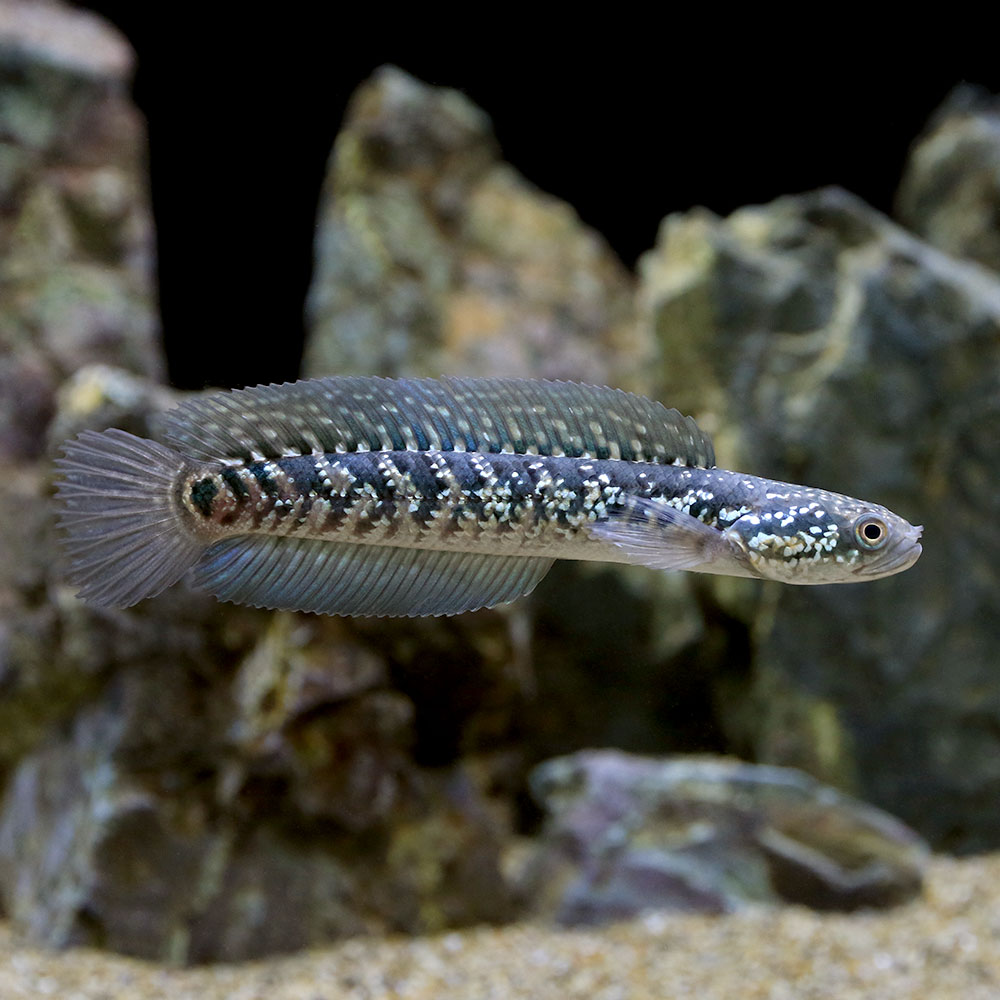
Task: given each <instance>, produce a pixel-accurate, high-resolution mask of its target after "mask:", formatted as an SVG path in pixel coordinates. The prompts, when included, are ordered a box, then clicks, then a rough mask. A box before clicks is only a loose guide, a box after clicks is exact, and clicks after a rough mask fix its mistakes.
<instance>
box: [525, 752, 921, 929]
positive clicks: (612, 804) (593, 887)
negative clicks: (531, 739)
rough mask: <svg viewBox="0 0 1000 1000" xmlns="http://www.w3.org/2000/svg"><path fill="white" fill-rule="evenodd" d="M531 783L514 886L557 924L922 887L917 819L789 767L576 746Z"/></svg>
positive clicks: (837, 901)
mask: <svg viewBox="0 0 1000 1000" xmlns="http://www.w3.org/2000/svg"><path fill="white" fill-rule="evenodd" d="M531 787H532V791H533V793H534V794H535V796H536V798H537V799H538V801H539V802H540V803H541V805H542V806H543V807H544V809H545V812H546V815H547V820H546V825H545V828H544V829H543V832H542V835H541V839H540V847H539V849H538V853H537V855H536V856H535V857H534V858H533V859H532V860H531V861H530V862H529V863H528V865H527V868H526V874H525V879H524V886H523V889H524V894H525V897H526V898H527V899H528V900H529V901H530V902H529V906H531V908H532V912H533V913H534V914H535V915H536V916H548V917H550V918H552V919H555V920H557V921H558V922H560V923H563V924H571V925H572V924H595V923H603V922H607V921H611V920H621V919H625V918H627V917H630V916H634V915H636V914H639V913H642V912H643V911H645V910H653V909H661V910H662V909H666V910H681V911H688V912H691V911H693V912H705V913H723V912H729V911H732V910H736V909H739V908H741V907H743V906H745V905H747V904H748V903H779V902H785V903H799V904H802V905H805V906H812V907H814V908H816V909H823V910H855V909H860V908H862V907H879V906H891V905H894V904H896V903H901V902H904V901H906V900H908V899H910V898H912V897H913V896H914V895H915V894H916V893H918V892H919V891H920V887H921V883H922V878H923V868H924V864H925V861H926V858H927V854H928V850H927V847H926V845H925V844H924V843H923V842H922V841H921V840H920V838H919V837H918V836H917V835H916V834H915V833H913V832H912V831H911V830H909V829H908V828H907V827H905V826H904V825H903V824H902V823H900V822H899V821H897V820H895V819H893V818H892V817H891V816H889V815H887V814H886V813H883V812H881V811H880V810H878V809H874V808H872V807H871V806H867V805H865V804H864V803H862V802H858V801H857V800H854V799H851V798H849V797H848V796H845V795H842V794H840V793H838V792H836V791H835V790H834V789H832V788H829V787H827V786H823V785H821V784H819V783H818V782H816V781H814V780H813V779H812V778H810V777H808V776H807V775H805V774H802V773H801V772H798V771H793V770H790V769H786V768H776V767H761V766H755V765H751V764H742V763H739V762H737V761H732V760H722V759H711V758H690V759H670V760H653V759H650V758H643V757H634V756H630V755H627V754H622V753H618V752H614V751H585V752H581V753H578V754H574V755H573V756H571V757H562V758H557V759H555V760H551V761H547V762H546V763H545V764H543V765H541V766H540V767H538V768H537V769H536V770H535V771H534V772H533V774H532V776H531Z"/></svg>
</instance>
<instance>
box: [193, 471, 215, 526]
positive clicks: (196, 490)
mask: <svg viewBox="0 0 1000 1000" xmlns="http://www.w3.org/2000/svg"><path fill="white" fill-rule="evenodd" d="M218 492H219V488H218V487H217V486H216V485H215V483H213V482H212V480H211V479H201V480H199V481H198V482H197V483H195V484H194V485H193V486H192V487H191V503H192V504H193V505H194V506H195V507H196V508H197V510H198V511H199V513H201V514H202V515H203V516H204V517H211V516H212V501H213V500H214V499H215V497H216V494H217V493H218Z"/></svg>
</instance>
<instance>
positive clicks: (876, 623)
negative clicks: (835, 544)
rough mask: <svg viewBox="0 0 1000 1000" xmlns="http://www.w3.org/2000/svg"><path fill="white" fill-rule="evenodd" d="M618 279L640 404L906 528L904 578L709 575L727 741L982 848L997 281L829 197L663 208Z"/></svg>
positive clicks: (998, 501)
mask: <svg viewBox="0 0 1000 1000" xmlns="http://www.w3.org/2000/svg"><path fill="white" fill-rule="evenodd" d="M641 272H642V274H641V277H642V289H641V295H642V301H643V310H644V316H645V321H646V322H648V323H649V325H650V326H651V327H652V328H653V329H654V330H655V331H656V335H657V337H658V339H659V343H660V347H661V354H662V367H661V374H660V395H661V398H664V399H668V400H670V402H671V403H672V404H673V405H675V406H677V407H678V408H679V409H681V410H686V411H688V412H691V413H693V414H694V415H695V416H696V417H697V418H699V419H700V420H701V421H702V423H703V424H704V425H705V426H706V427H708V428H711V429H712V430H714V431H715V432H716V450H717V452H718V460H719V464H720V465H721V466H726V467H729V468H736V469H746V470H748V471H752V472H755V473H757V474H760V475H767V476H771V477H773V478H776V479H784V480H790V481H792V482H798V483H806V484H810V485H822V486H825V487H827V488H830V489H836V490H840V491H842V492H845V493H850V494H853V495H855V496H862V497H866V498H871V499H873V500H877V501H879V502H882V503H884V504H885V505H886V506H888V507H890V508H893V509H895V510H898V511H899V512H900V513H902V514H903V515H904V516H906V517H907V518H908V519H909V520H911V521H912V522H913V523H916V524H923V525H924V526H925V532H924V537H925V541H926V545H925V548H924V554H923V556H922V557H921V559H920V561H919V562H918V563H917V565H916V566H915V567H914V568H913V569H911V570H909V571H908V572H906V573H903V574H901V575H899V576H895V577H891V578H889V579H885V580H879V581H877V582H875V583H872V584H869V585H865V586H857V587H853V586H831V587H781V586H779V585H772V586H762V585H759V584H755V583H754V582H752V581H743V580H726V579H722V578H720V579H718V580H713V581H710V582H708V584H707V586H708V587H710V588H711V591H712V593H713V595H714V596H713V601H714V602H715V603H716V604H717V606H719V607H720V608H722V609H724V610H725V611H726V612H727V613H728V614H729V615H731V616H732V617H734V618H736V619H738V620H740V621H742V622H744V623H745V625H746V626H747V628H748V629H749V638H750V640H751V651H750V662H749V665H748V669H745V670H744V671H743V672H742V674H735V675H734V674H733V673H732V672H729V674H728V675H727V676H722V675H720V684H719V687H718V699H717V705H718V707H719V712H720V721H721V724H722V725H723V726H724V728H725V729H726V732H727V736H728V738H729V741H730V744H729V745H730V746H731V747H733V748H735V749H736V750H737V752H740V753H742V754H745V755H751V756H752V757H753V758H755V759H757V760H760V761H765V762H771V763H777V764H788V765H793V766H797V767H802V768H804V769H805V770H807V771H809V772H810V773H812V774H814V775H816V776H817V777H820V778H821V779H823V780H826V781H830V782H832V783H834V784H836V785H838V786H839V787H841V788H845V789H847V790H849V791H851V792H853V793H854V794H856V795H858V796H859V797H861V798H864V799H866V800H868V801H871V802H874V803H876V804H878V805H880V806H882V807H883V808H885V809H888V810H889V811H890V812H892V813H894V814H895V815H897V816H900V817H901V818H903V819H904V820H906V821H907V822H909V823H911V824H913V825H914V826H915V827H916V828H917V829H919V830H920V831H921V833H923V834H924V835H925V836H927V837H928V838H929V839H930V840H931V842H932V843H934V844H935V845H937V846H940V847H948V848H953V849H961V850H970V849H977V848H982V847H985V846H986V845H989V844H995V843H997V841H998V838H1000V814H998V813H997V810H996V808H995V805H996V801H997V797H998V795H1000V763H998V762H1000V728H998V726H997V720H998V719H1000V678H998V675H997V671H996V650H997V648H998V645H1000V617H998V616H997V614H996V594H997V593H998V590H1000V534H998V532H997V531H996V524H997V523H998V519H1000V492H998V491H997V490H996V489H995V487H994V485H993V484H994V482H995V478H996V470H997V468H1000V408H998V400H1000V283H998V282H997V281H996V280H994V279H993V278H992V277H991V276H990V274H989V273H988V272H987V271H985V270H983V269H982V268H980V267H978V266H976V265H973V264H967V263H963V262H960V261H957V260H955V259H954V258H952V257H948V256H946V255H945V254H943V253H941V252H940V251H938V250H935V249H933V248H931V247H930V246H928V245H927V244H926V243H923V242H921V241H920V240H918V239H916V238H914V237H913V236H911V235H910V234H909V233H907V232H905V231H904V230H902V229H900V228H899V227H897V226H896V225H894V224H893V223H892V222H890V221H889V220H888V219H886V218H884V217H883V216H881V215H880V214H879V213H877V212H875V211H873V210H872V209H870V208H868V207H867V206H866V205H864V204H863V203H862V202H860V201H859V200H858V199H856V198H854V197H852V196H850V195H848V194H846V193H844V192H843V191H839V190H825V191H818V192H815V193H811V194H806V195H801V196H797V197H788V198H782V199H779V200H778V201H776V202H774V203H772V204H770V205H766V206H762V207H755V208H746V209H742V210H740V211H738V212H735V213H734V214H733V215H732V216H731V217H730V218H728V219H720V218H718V217H716V216H713V215H711V214H710V213H708V212H705V211H698V212H692V213H689V214H688V215H685V216H672V217H670V218H668V219H667V220H666V221H665V223H664V225H663V227H662V230H661V233H660V236H659V241H658V245H657V248H656V249H655V250H654V251H652V252H651V253H650V254H648V255H647V256H646V257H644V258H643V260H642V262H641ZM720 666H721V665H720Z"/></svg>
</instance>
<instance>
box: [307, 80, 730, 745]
mask: <svg viewBox="0 0 1000 1000" xmlns="http://www.w3.org/2000/svg"><path fill="white" fill-rule="evenodd" d="M633 289H634V282H633V279H632V277H631V276H630V275H629V274H628V273H627V272H626V271H625V269H624V268H623V267H622V265H621V264H620V262H619V261H618V260H617V259H616V258H615V257H614V255H613V254H612V253H611V251H610V250H609V249H608V248H607V246H606V245H605V243H604V241H603V240H602V239H601V238H600V236H599V235H598V234H596V233H594V232H592V231H591V230H589V229H587V228H586V227H585V226H584V225H583V224H582V223H581V222H580V220H579V219H578V218H577V216H576V215H575V213H574V212H573V210H572V209H571V208H570V207H569V206H568V205H566V204H564V203H562V202H560V201H558V200H557V199H555V198H553V197H551V196H549V195H545V194H542V193H541V192H538V191H536V190H535V189H534V188H532V187H531V186H530V184H528V183H527V182H526V181H525V180H524V179H523V178H521V177H520V176H519V175H518V174H517V173H516V172H515V171H514V169H513V168H512V167H511V166H510V165H508V164H505V163H503V162H502V161H501V159H500V154H499V150H498V147H497V143H496V140H495V138H494V136H493V133H492V130H491V127H490V122H489V119H488V118H487V116H486V115H485V114H484V113H483V112H482V111H481V110H479V109H478V108H477V107H475V106H474V105H472V104H471V103H470V102H469V100H468V99H467V98H466V97H464V96H463V95H461V94H459V93H457V92H456V91H452V90H447V89H443V88H435V87H430V86H427V85H426V84H423V83H420V82H419V81H417V80H415V79H413V78H412V77H410V76H408V75H407V74H405V73H403V72H401V71H400V70H398V69H394V68H391V67H386V68H383V69H381V70H379V71H378V72H377V73H376V74H375V75H374V76H373V77H372V79H371V80H369V81H368V82H367V83H365V84H364V85H363V86H362V87H361V88H360V89H359V90H358V92H357V93H356V95H355V97H354V99H353V101H352V103H351V106H350V109H349V112H348V116H347V119H346V121H345V124H344V128H343V131H342V132H341V134H340V136H339V137H338V139H337V142H336V145H335V148H334V153H333V156H332V158H331V161H330V168H329V173H328V176H327V179H326V189H325V194H324V198H323V204H322V206H321V209H320V223H319V235H318V238H317V244H316V271H315V279H314V284H313V287H312V290H311V293H310V302H309V314H310V321H311V325H312V330H311V335H310V337H309V339H308V341H307V346H306V358H305V363H304V373H305V374H307V375H323V374H329V373H337V374H348V373H360V374H372V373H377V374H384V375H431V376H434V375H440V374H448V373H457V374H464V375H476V374H479V375H510V376H530V377H547V378H571V379H577V380H582V381H589V382H596V383H600V384H608V385H616V386H620V387H624V388H629V389H634V390H638V391H648V390H649V388H650V387H651V386H652V384H653V379H652V378H651V376H652V375H653V374H655V371H656V366H655V364H652V365H651V364H650V361H651V360H652V359H653V356H654V355H653V337H652V335H651V333H650V332H648V328H645V327H643V328H639V327H637V326H636V324H635V322H634V306H633ZM567 595H572V599H571V600H567ZM526 606H528V602H521V603H520V605H518V606H515V607H514V608H512V609H509V610H507V609H503V610H501V611H500V612H499V615H501V616H503V615H513V616H515V617H513V618H511V619H510V623H511V629H512V630H514V631H515V632H518V633H519V634H520V635H521V636H522V639H523V641H522V648H523V649H524V650H526V651H527V652H526V653H525V655H524V656H523V657H522V658H521V667H519V669H521V668H523V669H524V670H526V671H527V673H526V674H525V678H524V679H525V682H526V684H527V685H528V686H529V687H530V688H531V694H532V695H533V697H532V698H529V699H528V700H527V702H525V699H524V694H525V691H526V690H527V688H522V687H521V686H520V685H519V684H514V685H511V684H509V683H508V681H509V680H510V675H507V678H506V679H505V678H503V677H500V678H496V679H497V680H498V681H499V683H498V684H496V685H494V684H493V682H492V681H493V679H492V678H488V677H484V676H483V675H482V674H481V673H479V672H477V671H476V670H474V669H464V668H463V669H462V670H461V677H458V678H455V679H454V680H453V679H452V678H451V677H450V676H447V677H446V676H443V675H442V674H441V671H442V670H443V669H446V668H444V667H442V666H441V665H440V664H439V665H438V666H437V667H436V670H435V674H436V676H437V677H438V681H437V682H431V681H426V682H422V683H424V686H427V687H431V686H433V687H434V696H433V697H429V698H427V699H425V703H427V704H428V705H432V704H433V702H434V701H435V700H437V701H438V703H439V704H440V701H441V698H442V695H441V694H440V692H441V691H446V692H449V693H448V694H447V695H446V696H444V697H445V698H446V700H447V702H448V704H449V705H451V706H454V703H455V702H456V701H459V700H464V702H465V703H466V705H468V704H469V703H471V704H479V705H480V706H482V705H483V704H484V703H486V702H489V703H490V704H492V705H494V706H496V708H497V712H496V714H495V716H494V717H493V718H492V719H491V720H490V723H488V724H485V725H486V728H489V729H491V731H492V733H493V735H494V739H496V738H497V737H498V736H500V734H501V733H504V732H505V733H506V734H507V737H508V738H509V736H510V734H511V732H512V731H514V727H515V725H516V727H517V728H516V731H517V732H519V733H520V734H522V735H521V738H522V739H525V740H527V741H528V743H529V744H530V745H529V747H528V751H527V752H528V757H529V758H530V759H531V760H532V761H536V760H539V759H542V758H544V757H546V756H552V755H553V754H556V753H562V752H566V751H568V750H571V749H575V748H577V747H579V746H580V745H581V741H588V740H592V741H593V742H596V743H607V742H618V743H622V744H624V745H625V746H627V747H629V748H631V749H645V750H652V749H659V750H665V749H667V748H668V747H667V746H665V745H664V740H667V739H672V738H674V736H673V735H671V734H677V733H679V731H680V727H681V726H683V722H682V721H681V719H680V717H681V716H684V715H685V713H681V712H677V713H676V716H677V718H675V717H674V715H675V713H673V712H672V711H671V707H672V706H674V705H677V704H679V702H680V696H681V694H682V693H690V692H692V691H694V693H695V697H696V698H698V697H701V696H702V693H703V692H704V691H705V690H707V687H706V685H705V683H703V680H702V678H701V677H700V676H697V672H695V673H691V672H689V671H687V670H686V669H684V668H686V667H687V666H688V665H689V664H690V662H691V661H692V659H694V658H696V655H697V654H696V653H694V646H695V644H696V643H697V642H698V640H700V639H701V638H703V636H704V630H703V625H702V617H701V613H700V609H699V607H698V604H697V601H696V600H695V598H694V597H693V596H692V594H691V591H690V588H689V586H688V584H687V582H686V581H684V580H682V579H681V580H679V579H676V578H675V579H667V578H663V577H658V576H657V575H655V574H652V573H648V572H645V571H639V572H631V571H630V570H629V569H627V568H625V569H623V568H621V567H613V568H609V567H594V566H590V567H588V566H584V565H560V566H557V567H556V569H555V570H554V571H553V572H552V573H551V574H550V575H549V577H548V578H547V579H545V580H543V581H542V583H541V584H540V585H539V587H538V589H537V591H536V592H535V594H534V596H533V598H532V599H531V602H530V607H531V608H532V609H533V613H532V615H531V617H527V615H528V612H527V611H526V610H525V608H526ZM517 616H521V617H517ZM473 620H474V621H485V620H487V619H485V618H480V619H473ZM532 622H533V623H534V627H533V628H532ZM381 628H382V632H383V633H384V634H385V635H386V636H391V635H394V634H397V633H400V634H402V635H406V636H411V637H412V636H420V637H421V638H420V644H422V645H424V646H425V647H426V648H435V647H436V646H437V645H438V644H439V642H440V641H442V639H443V638H444V637H443V635H442V631H443V629H442V627H441V626H440V625H439V624H436V623H433V624H432V623H429V622H428V623H419V624H416V625H414V624H409V623H407V624H403V623H398V624H397V623H391V624H386V625H383V626H382V627H381ZM447 628H450V626H448V627H447ZM478 632H479V630H478V629H476V628H470V629H465V630H462V632H461V635H462V636H463V638H464V640H465V641H472V640H474V637H475V636H476V635H477V633H478ZM412 656H413V653H409V654H407V653H401V655H400V658H399V662H400V663H402V664H407V663H408V660H409V659H411V658H412ZM678 657H679V658H680V659H678ZM433 659H434V657H433V656H432V655H430V654H421V655H420V660H421V662H424V661H431V660H433ZM452 659H453V657H451V656H449V657H448V658H447V661H446V662H450V661H451V660H452ZM681 661H683V667H684V668H682V669H680V670H678V669H675V668H676V667H678V665H679V664H680V663H681ZM476 662H478V663H483V662H484V658H482V657H477V658H476ZM485 662H491V663H497V662H502V661H496V660H489V659H487V660H486V661H485ZM400 672H401V673H402V672H407V673H408V676H409V677H410V678H411V679H413V678H414V676H415V674H414V672H413V671H412V670H408V668H407V667H406V666H403V667H401V671H400ZM609 677H610V678H613V683H611V684H609V682H608V681H609ZM650 678H655V680H656V683H657V684H658V685H659V688H658V689H659V691H660V692H661V693H662V694H661V696H660V697H657V698H654V699H647V698H645V697H643V695H642V694H639V693H640V692H644V691H648V689H649V684H650ZM692 678H696V679H695V680H692ZM637 694H638V695H639V698H640V701H641V706H642V707H641V708H637V707H636V703H635V698H636V695H637ZM504 695H505V696H506V697H504ZM424 714H425V713H423V712H422V711H420V710H419V709H418V717H419V718H420V719H423V718H424ZM429 714H431V715H432V716H433V717H434V718H435V720H436V724H435V725H434V726H433V729H434V731H433V732H431V734H430V740H431V742H433V743H434V744H435V746H436V747H437V748H438V749H437V750H435V751H434V752H435V753H437V754H439V755H441V754H446V753H447V751H445V750H444V749H443V747H444V745H445V744H446V743H447V737H448V734H449V733H456V730H457V729H458V728H460V727H459V725H457V720H460V719H463V718H466V717H467V716H468V709H467V708H462V707H456V710H455V711H452V712H448V711H445V710H444V708H440V709H439V710H437V711H434V709H433V708H431V709H430V712H429ZM695 715H697V716H698V717H699V722H700V719H701V717H702V715H703V713H697V712H691V711H690V710H689V711H688V712H687V713H686V718H688V719H690V718H692V717H693V716H695ZM475 724H476V725H477V726H483V725H484V720H483V715H482V712H480V715H479V717H478V720H477V722H476V723H475ZM675 724H676V725H675ZM419 728H420V730H421V733H425V732H428V731H430V730H431V728H432V727H428V726H425V725H424V724H423V723H422V722H421V723H420V726H419ZM691 728H692V727H688V732H690V729H691ZM456 738H457V739H460V740H461V742H462V745H463V746H464V748H465V750H466V751H469V750H473V749H475V747H476V739H475V738H474V737H470V736H469V734H468V732H467V731H466V733H465V734H464V735H462V736H460V737H458V736H457V735H456ZM699 739H700V740H701V741H700V742H699V743H698V744H697V745H698V746H699V747H705V746H714V743H713V742H712V741H713V739H714V736H713V735H712V734H709V735H707V736H703V737H702V736H700V737H699ZM480 742H481V741H480ZM455 745H457V744H455V743H454V742H453V743H452V746H453V747H454V746H455Z"/></svg>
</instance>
